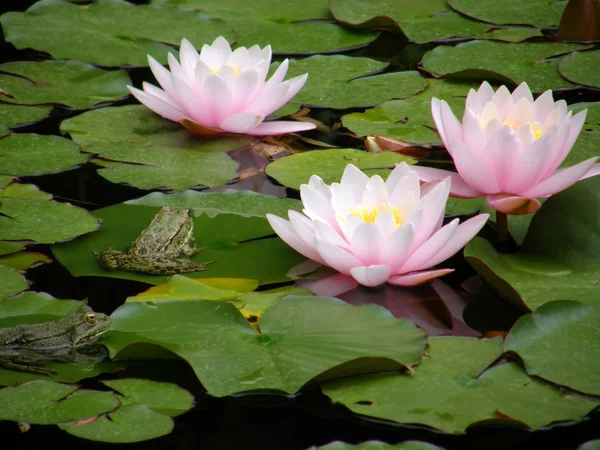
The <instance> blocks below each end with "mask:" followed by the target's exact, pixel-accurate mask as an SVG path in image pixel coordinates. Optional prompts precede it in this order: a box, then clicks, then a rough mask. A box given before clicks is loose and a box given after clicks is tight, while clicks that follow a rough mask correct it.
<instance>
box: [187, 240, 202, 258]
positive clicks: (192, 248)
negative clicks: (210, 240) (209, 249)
mask: <svg viewBox="0 0 600 450" xmlns="http://www.w3.org/2000/svg"><path fill="white" fill-rule="evenodd" d="M205 248H206V247H202V248H198V247H196V244H195V243H194V244H193V245H190V243H189V242H188V243H187V244H185V246H184V247H183V249H182V250H181V251H182V253H183V254H184V255H186V256H194V255H197V254H198V253H200V252H201V251H202V250H204V249H205Z"/></svg>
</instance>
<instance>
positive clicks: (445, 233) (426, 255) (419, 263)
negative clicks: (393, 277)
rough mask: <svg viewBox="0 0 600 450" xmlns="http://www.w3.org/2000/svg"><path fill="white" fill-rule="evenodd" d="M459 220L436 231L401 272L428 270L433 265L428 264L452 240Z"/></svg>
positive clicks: (411, 257)
mask: <svg viewBox="0 0 600 450" xmlns="http://www.w3.org/2000/svg"><path fill="white" fill-rule="evenodd" d="M458 222H459V220H458V219H454V220H453V221H452V222H450V223H449V224H447V225H446V226H444V227H442V228H440V229H439V230H438V231H436V232H435V233H434V234H433V235H432V236H431V237H430V238H429V239H428V240H427V241H426V242H425V243H423V245H421V246H420V247H419V248H417V249H416V250H415V251H414V252H413V254H412V255H410V258H408V260H407V261H406V262H405V263H404V265H402V267H401V269H400V270H401V272H413V271H415V270H420V269H428V268H429V267H431V265H426V263H427V262H428V261H429V260H430V259H432V258H433V257H434V255H435V254H436V253H438V252H439V251H440V249H441V248H442V247H443V246H444V245H445V244H446V243H447V242H448V241H449V240H450V238H451V236H452V235H453V234H454V232H455V230H456V229H457V228H458Z"/></svg>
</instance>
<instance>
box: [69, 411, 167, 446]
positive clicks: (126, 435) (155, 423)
mask: <svg viewBox="0 0 600 450" xmlns="http://www.w3.org/2000/svg"><path fill="white" fill-rule="evenodd" d="M59 427H60V428H61V429H63V430H64V431H66V432H67V433H69V434H72V435H73V436H77V437H80V438H83V439H90V440H93V441H99V442H109V443H115V444H116V443H123V444H126V443H132V442H140V441H146V440H148V439H154V438H157V437H160V436H165V435H167V434H169V433H171V431H173V427H174V423H173V419H171V418H170V417H169V416H165V415H164V414H161V413H159V412H156V411H154V410H153V409H151V408H150V407H149V406H147V405H144V404H139V403H138V404H135V405H125V406H121V407H120V408H119V409H117V410H116V411H114V412H112V413H109V414H107V415H106V416H104V415H103V416H100V417H99V418H97V419H96V420H94V421H93V422H91V423H87V422H83V423H79V422H72V423H62V424H60V425H59Z"/></svg>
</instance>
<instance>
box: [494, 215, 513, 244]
mask: <svg viewBox="0 0 600 450" xmlns="http://www.w3.org/2000/svg"><path fill="white" fill-rule="evenodd" d="M496 233H497V235H498V242H506V241H508V240H509V239H510V234H509V233H508V216H507V215H506V214H504V213H501V212H499V211H496Z"/></svg>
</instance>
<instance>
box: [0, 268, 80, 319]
mask: <svg viewBox="0 0 600 450" xmlns="http://www.w3.org/2000/svg"><path fill="white" fill-rule="evenodd" d="M0 267H2V266H0ZM0 284H2V285H3V284H4V283H0ZM81 304H82V303H81V302H80V301H77V300H57V299H55V298H54V297H52V296H51V295H50V294H46V293H45V292H33V291H27V292H22V293H21V294H19V295H18V296H16V297H13V298H7V299H4V300H2V301H0V328H8V327H13V326H15V325H21V324H31V323H42V322H49V321H51V320H56V319H58V318H59V317H62V316H64V315H66V314H70V313H72V312H75V311H76V310H77V308H79V307H80V306H81Z"/></svg>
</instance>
